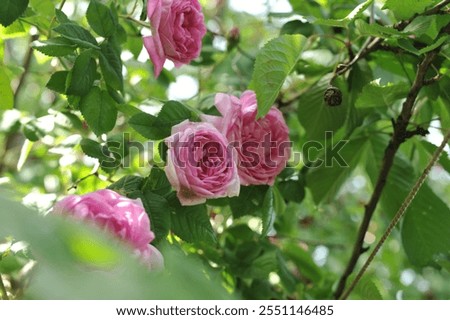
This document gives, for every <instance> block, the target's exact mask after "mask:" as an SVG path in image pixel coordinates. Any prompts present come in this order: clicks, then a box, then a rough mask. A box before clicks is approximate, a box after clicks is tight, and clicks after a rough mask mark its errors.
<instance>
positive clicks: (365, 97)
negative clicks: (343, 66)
mask: <svg viewBox="0 0 450 320" xmlns="http://www.w3.org/2000/svg"><path fill="white" fill-rule="evenodd" d="M409 88H410V85H409V84H406V83H399V84H391V83H389V84H387V85H385V86H382V85H380V79H377V80H374V81H372V82H370V83H369V84H367V85H366V86H365V87H364V88H363V90H362V92H361V94H360V95H359V97H358V99H357V100H356V107H357V108H377V107H380V108H383V109H385V110H386V109H389V108H392V106H393V104H394V102H396V101H397V100H399V99H403V98H406V95H407V94H408V92H409Z"/></svg>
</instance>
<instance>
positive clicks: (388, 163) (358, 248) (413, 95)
mask: <svg viewBox="0 0 450 320" xmlns="http://www.w3.org/2000/svg"><path fill="white" fill-rule="evenodd" d="M439 50H440V47H439V48H437V49H435V50H433V51H431V52H429V53H427V54H426V55H425V57H424V58H423V60H422V62H421V63H420V64H419V67H418V70H417V74H416V78H415V80H414V83H413V85H412V87H411V89H410V90H409V93H408V96H407V98H406V100H405V102H404V103H403V106H402V111H401V113H400V115H399V116H398V117H397V120H396V121H395V122H394V133H393V135H392V137H391V140H390V141H389V144H388V146H387V148H386V150H385V152H384V157H383V163H382V165H381V170H380V173H379V175H378V179H377V182H376V184H375V188H374V191H373V193H372V196H371V198H370V200H369V202H368V203H367V205H366V206H365V211H364V217H363V221H362V223H361V226H360V228H359V231H358V235H357V240H356V242H355V246H354V248H353V253H352V255H351V257H350V260H349V262H348V264H347V267H346V268H345V271H344V273H343V275H342V276H341V278H340V279H339V283H338V287H337V289H336V292H335V295H334V296H335V298H339V297H341V295H342V293H343V292H344V289H345V284H346V282H347V279H348V277H349V276H350V275H351V274H352V272H353V270H354V269H355V266H356V263H357V262H358V259H359V257H360V256H361V254H362V252H363V245H364V236H365V234H366V232H367V230H368V228H369V223H370V221H371V219H372V216H373V213H374V211H375V209H376V207H377V204H378V202H379V200H380V198H381V194H382V192H383V189H384V186H385V184H386V180H387V177H388V175H389V172H390V170H391V168H392V165H393V163H394V159H395V155H396V153H397V151H398V149H399V148H400V145H401V144H402V143H403V142H405V140H407V139H408V138H410V137H411V136H412V135H411V131H408V130H407V127H408V124H409V121H410V119H411V117H412V113H413V109H414V104H415V102H416V99H417V96H418V95H419V92H420V90H421V89H422V87H423V86H424V84H425V76H426V73H427V71H428V69H429V67H430V66H431V63H432V62H433V60H434V58H435V57H436V55H437V54H438V52H439Z"/></svg>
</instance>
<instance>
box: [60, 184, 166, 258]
mask: <svg viewBox="0 0 450 320" xmlns="http://www.w3.org/2000/svg"><path fill="white" fill-rule="evenodd" d="M53 213H56V214H66V215H71V216H73V217H75V218H76V219H79V220H83V221H92V222H94V223H95V224H96V225H97V226H99V227H101V228H104V229H106V230H108V231H110V232H111V233H113V234H114V235H116V236H118V237H119V238H121V239H122V240H124V241H125V242H126V243H128V244H129V245H131V246H132V247H133V248H134V249H135V252H136V253H137V254H138V255H139V256H141V258H142V261H143V262H144V263H145V264H146V265H148V266H151V267H154V266H155V267H162V265H163V258H162V256H161V253H159V251H158V250H157V249H156V248H155V247H153V246H151V245H149V243H150V242H151V241H152V240H153V239H154V238H155V235H154V234H153V232H152V231H151V230H150V220H149V218H148V216H147V214H146V212H145V210H144V208H143V206H142V203H141V201H140V200H132V199H129V198H125V197H123V196H121V195H120V194H118V193H117V192H115V191H112V190H108V189H104V190H98V191H94V192H91V193H88V194H85V195H82V196H78V195H70V196H67V197H65V198H64V199H62V200H61V201H59V202H57V203H56V204H55V206H54V207H53Z"/></svg>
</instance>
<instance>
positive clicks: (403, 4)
mask: <svg viewBox="0 0 450 320" xmlns="http://www.w3.org/2000/svg"><path fill="white" fill-rule="evenodd" d="M434 3H435V0H386V2H385V3H384V6H383V9H389V10H391V11H392V12H393V13H394V15H395V17H396V18H397V19H398V20H406V19H409V18H411V17H412V16H413V15H415V14H416V13H422V12H424V11H425V9H426V8H428V7H429V6H431V5H432V4H434Z"/></svg>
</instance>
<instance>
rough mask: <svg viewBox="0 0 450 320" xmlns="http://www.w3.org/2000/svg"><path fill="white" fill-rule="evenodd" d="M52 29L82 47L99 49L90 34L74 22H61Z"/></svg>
mask: <svg viewBox="0 0 450 320" xmlns="http://www.w3.org/2000/svg"><path fill="white" fill-rule="evenodd" d="M53 30H55V31H56V32H58V33H59V34H60V35H62V36H63V37H64V38H66V39H68V40H70V41H72V43H74V44H77V45H78V46H80V47H82V48H87V49H97V50H99V49H100V47H99V46H98V43H97V40H95V38H94V37H93V36H92V34H91V33H90V32H89V31H87V30H86V29H84V28H83V27H81V26H79V25H77V24H75V23H63V24H61V25H59V26H57V27H56V28H54V29H53Z"/></svg>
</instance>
